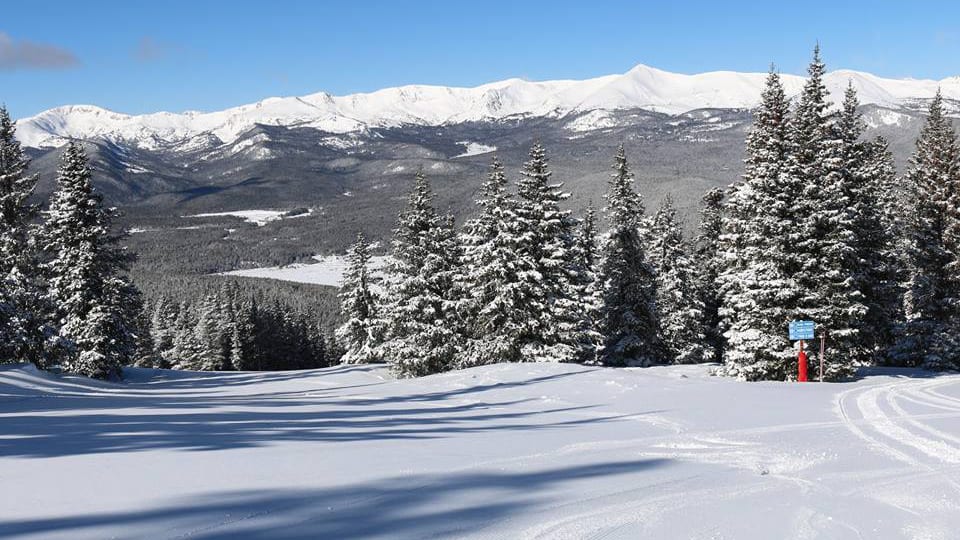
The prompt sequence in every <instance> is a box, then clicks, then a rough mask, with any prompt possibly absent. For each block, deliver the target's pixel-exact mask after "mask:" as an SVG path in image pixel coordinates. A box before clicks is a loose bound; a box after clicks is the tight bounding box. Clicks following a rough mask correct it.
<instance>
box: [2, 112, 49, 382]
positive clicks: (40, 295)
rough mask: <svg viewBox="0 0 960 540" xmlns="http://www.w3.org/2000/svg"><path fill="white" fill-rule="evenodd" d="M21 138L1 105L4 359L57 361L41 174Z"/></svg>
mask: <svg viewBox="0 0 960 540" xmlns="http://www.w3.org/2000/svg"><path fill="white" fill-rule="evenodd" d="M28 165H29V161H28V160H27V158H26V156H25V155H24V153H23V149H22V148H21V147H20V143H19V141H17V138H16V124H15V123H14V122H13V121H12V120H11V119H10V115H9V114H8V113H7V110H6V108H5V107H2V106H0V362H33V363H34V364H36V365H37V366H39V367H44V366H45V365H46V364H48V363H54V362H55V361H56V358H55V355H56V353H57V351H58V348H57V347H56V345H57V342H56V339H55V337H54V336H55V333H56V329H55V328H54V327H53V326H52V325H51V324H50V321H48V320H47V319H48V317H47V316H48V315H49V311H50V306H49V305H48V303H46V302H45V298H44V292H43V289H44V284H43V282H42V276H41V275H39V273H38V272H37V261H36V252H35V242H34V241H33V231H32V229H31V221H32V220H33V219H34V218H35V217H36V215H37V207H36V205H34V204H31V203H30V202H29V199H30V196H31V195H32V194H33V191H34V188H35V187H36V184H37V179H38V177H37V175H28V174H27V167H28Z"/></svg>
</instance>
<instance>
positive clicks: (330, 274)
mask: <svg viewBox="0 0 960 540" xmlns="http://www.w3.org/2000/svg"><path fill="white" fill-rule="evenodd" d="M314 259H316V260H317V262H315V263H309V264H300V263H297V264H289V265H287V266H269V267H265V268H250V269H247V270H233V271H231V272H224V273H223V274H222V275H225V276H242V277H256V278H267V279H278V280H280V281H295V282H297V283H313V284H317V285H331V286H334V287H339V286H340V280H341V279H342V278H343V272H344V271H345V270H346V269H347V259H346V257H343V256H340V255H317V256H316V257H314ZM388 261H389V257H385V256H378V257H371V258H370V268H371V270H372V271H373V272H379V271H380V270H381V269H382V268H383V267H384V266H386V264H387V262H388Z"/></svg>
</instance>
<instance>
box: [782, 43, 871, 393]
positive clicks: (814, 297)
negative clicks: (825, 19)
mask: <svg viewBox="0 0 960 540" xmlns="http://www.w3.org/2000/svg"><path fill="white" fill-rule="evenodd" d="M822 72H823V64H822V62H820V60H819V56H818V51H816V52H815V57H814V63H813V64H811V67H810V73H811V78H810V79H809V80H808V82H807V85H806V86H805V88H804V93H803V94H802V95H801V99H800V103H799V104H798V108H797V113H796V115H797V118H796V121H795V122H794V130H793V132H792V135H793V138H792V147H791V151H792V161H791V164H792V167H793V168H792V170H791V173H792V174H793V175H795V178H797V179H798V180H799V181H801V182H803V184H804V186H805V190H804V195H803V198H804V201H805V204H804V205H802V207H803V208H804V212H809V214H800V215H798V216H797V219H798V220H800V221H799V222H798V224H797V227H796V229H797V230H802V231H804V235H805V238H804V239H803V240H802V241H799V242H798V243H797V249H796V251H795V253H798V254H800V255H801V256H802V257H803V258H802V259H801V261H800V262H801V264H800V267H799V272H798V274H797V280H798V282H799V283H800V285H801V287H802V290H803V293H804V294H803V295H802V296H801V299H800V304H799V306H798V309H797V316H798V318H805V319H812V320H813V321H815V322H816V323H817V325H818V328H819V332H820V333H823V332H827V342H826V343H827V353H828V354H827V355H826V362H825V365H824V377H825V378H826V379H829V380H835V379H839V378H843V377H848V376H850V375H852V374H853V371H854V368H855V366H856V365H857V364H858V363H865V362H867V361H868V359H869V358H870V348H869V347H868V346H866V345H865V344H864V339H863V335H862V333H861V330H862V329H863V325H864V318H865V316H866V314H867V306H866V304H865V298H864V294H863V291H862V288H863V287H866V286H869V283H868V279H867V277H866V274H865V273H864V269H863V267H862V263H861V262H860V260H859V256H860V254H861V252H860V246H858V241H860V240H861V238H860V237H858V230H857V227H858V225H864V226H867V224H866V221H865V220H866V219H868V218H867V216H868V214H869V213H870V211H869V209H868V208H867V207H866V203H865V198H864V196H863V191H862V189H861V183H862V182H861V179H860V170H861V168H862V163H863V156H862V148H861V146H860V144H859V137H860V134H861V133H862V128H861V127H860V120H859V115H858V113H857V107H858V103H857V99H856V92H855V91H854V90H853V88H852V87H850V88H849V89H848V92H847V94H846V98H845V101H844V109H843V110H842V111H841V113H840V114H839V116H838V117H837V119H836V121H834V122H830V121H829V118H828V116H829V115H828V112H827V104H826V96H827V94H826V91H825V90H823V89H822V88H821V87H822V81H821V80H820V78H821V77H822ZM811 202H814V203H816V204H814V205H812V206H811V205H810V203H811ZM808 207H809V208H808ZM858 220H859V222H858ZM861 232H864V233H865V231H861Z"/></svg>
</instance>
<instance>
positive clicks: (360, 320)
mask: <svg viewBox="0 0 960 540" xmlns="http://www.w3.org/2000/svg"><path fill="white" fill-rule="evenodd" d="M369 247H370V246H369V244H368V243H367V241H366V239H365V238H364V236H363V233H358V234H357V240H356V242H354V244H353V246H351V248H350V250H349V252H348V253H347V260H348V266H347V269H346V272H344V274H343V282H342V283H341V284H340V314H341V318H342V319H343V320H344V323H343V324H342V325H341V326H340V327H339V328H338V329H337V331H336V336H337V339H338V340H339V342H340V346H341V347H343V349H344V351H346V352H345V354H344V355H343V358H341V362H343V363H345V364H366V363H370V362H376V361H377V360H378V359H377V357H376V355H375V351H376V345H377V343H378V340H379V335H378V333H379V330H378V327H379V325H378V323H377V299H376V297H375V296H374V293H373V291H372V289H371V286H372V285H373V281H372V278H371V276H370V254H369V252H368V249H369Z"/></svg>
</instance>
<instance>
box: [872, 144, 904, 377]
mask: <svg viewBox="0 0 960 540" xmlns="http://www.w3.org/2000/svg"><path fill="white" fill-rule="evenodd" d="M864 153H865V158H864V165H863V170H862V173H861V174H862V175H863V190H864V193H865V194H866V195H867V196H868V197H872V199H873V200H872V203H873V204H876V205H877V206H878V212H879V222H880V226H881V229H882V230H880V231H874V232H873V233H872V234H871V235H868V236H872V237H873V238H875V242H876V244H877V245H879V246H881V247H880V248H879V249H878V250H877V251H876V252H872V253H864V254H863V255H862V257H863V258H864V260H867V261H873V262H868V263H867V264H866V265H865V270H866V271H867V272H868V273H869V275H870V276H871V279H870V281H871V283H873V286H872V287H869V288H866V289H865V290H864V295H865V297H866V304H867V309H868V311H867V316H866V318H865V321H864V322H865V326H866V328H867V329H868V332H869V334H868V339H870V340H871V341H868V342H867V343H868V345H872V347H873V348H874V349H875V350H876V359H877V361H878V362H882V363H886V364H899V363H900V359H899V352H898V349H897V347H896V344H897V342H898V336H899V335H900V332H901V331H902V330H903V328H904V322H905V318H904V317H905V315H904V311H903V305H904V303H903V302H904V283H906V282H907V280H908V279H909V271H908V268H909V266H910V265H909V257H908V256H907V253H908V251H909V250H908V246H907V241H906V240H907V234H906V231H907V230H908V227H907V226H906V225H907V217H908V214H909V212H905V211H904V209H905V207H906V208H909V207H910V204H909V203H907V204H905V203H904V201H908V200H909V196H908V193H909V190H907V189H906V188H905V187H904V185H903V184H904V183H903V182H901V179H900V178H899V177H898V176H897V172H896V167H895V165H894V161H893V154H892V153H891V152H890V148H889V145H888V144H887V141H886V140H885V139H884V138H883V137H877V138H875V139H874V140H872V141H870V142H868V143H867V144H866V147H865V152H864Z"/></svg>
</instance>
